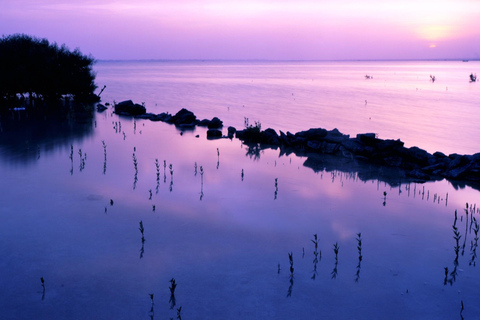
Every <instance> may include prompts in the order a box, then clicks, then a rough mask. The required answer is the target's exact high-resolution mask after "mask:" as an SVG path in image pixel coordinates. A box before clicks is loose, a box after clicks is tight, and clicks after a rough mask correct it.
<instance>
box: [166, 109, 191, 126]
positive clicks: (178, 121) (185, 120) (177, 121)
mask: <svg viewBox="0 0 480 320" xmlns="http://www.w3.org/2000/svg"><path fill="white" fill-rule="evenodd" d="M196 120H197V117H196V116H195V114H194V113H193V112H192V111H189V110H187V109H185V108H183V109H182V110H180V111H178V112H177V113H176V114H175V115H174V116H173V117H172V118H171V119H170V120H169V121H168V122H169V123H172V124H174V125H177V126H178V125H190V124H195V121H196Z"/></svg>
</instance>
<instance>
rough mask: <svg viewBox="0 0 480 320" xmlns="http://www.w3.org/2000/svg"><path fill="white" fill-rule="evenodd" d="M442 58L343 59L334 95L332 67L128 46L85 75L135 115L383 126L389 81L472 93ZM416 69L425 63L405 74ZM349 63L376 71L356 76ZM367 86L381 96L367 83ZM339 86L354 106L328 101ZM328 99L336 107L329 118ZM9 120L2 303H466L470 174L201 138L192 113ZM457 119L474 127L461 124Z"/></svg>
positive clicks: (337, 315) (0, 157) (388, 306)
mask: <svg viewBox="0 0 480 320" xmlns="http://www.w3.org/2000/svg"><path fill="white" fill-rule="evenodd" d="M456 64H457V65H459V66H460V67H462V68H465V69H468V68H467V67H465V65H468V66H474V64H470V62H469V63H466V64H461V63H456V62H455V63H454V62H451V63H450V62H448V63H439V65H438V66H437V64H436V63H427V65H428V66H437V69H435V71H436V72H435V75H436V77H437V79H438V80H437V82H435V83H433V84H432V83H429V82H428V75H429V73H430V71H427V70H428V68H427V67H426V66H425V65H423V64H417V63H415V64H413V65H412V63H400V64H399V63H396V64H394V65H393V66H392V67H391V68H393V69H394V70H395V71H394V72H390V71H388V70H389V68H390V67H389V68H387V65H386V64H385V65H384V64H380V65H378V64H374V63H368V64H355V63H352V65H351V71H350V72H346V70H347V66H346V65H343V68H344V72H343V73H344V75H345V81H346V83H349V84H350V85H348V86H347V87H350V89H349V90H348V94H345V96H343V95H342V94H341V92H342V91H343V90H344V89H342V88H341V87H340V84H341V83H342V82H341V81H339V80H338V79H337V80H335V81H334V80H333V79H335V78H337V77H338V75H339V73H338V68H337V67H335V68H334V67H332V66H330V65H323V64H314V65H313V66H311V65H310V64H301V65H298V64H292V65H290V64H286V65H285V64H282V65H280V66H278V65H277V66H276V65H275V64H269V65H265V64H261V63H259V64H252V65H245V64H241V65H237V64H227V66H225V65H224V64H213V63H210V64H209V65H207V66H205V65H203V64H201V63H177V64H175V63H173V64H162V63H154V65H155V66H156V67H153V68H150V69H149V68H148V67H147V66H148V63H143V62H141V63H140V62H138V63H137V62H136V63H117V62H108V63H99V65H98V66H97V69H98V76H97V79H98V81H99V85H100V86H102V84H103V82H105V84H107V89H106V90H105V92H104V94H105V96H104V100H105V101H113V100H116V101H120V100H124V99H133V100H134V101H135V102H145V104H146V106H147V109H148V110H149V111H151V112H158V113H159V112H164V111H169V112H171V113H175V112H176V111H178V110H179V109H180V108H181V107H187V108H189V109H191V110H192V111H194V112H195V113H196V114H197V116H198V117H200V118H211V117H213V116H219V117H220V118H221V119H222V120H224V122H225V124H226V125H234V126H237V127H238V128H241V127H242V126H243V121H244V117H248V118H249V119H250V120H251V121H252V120H258V121H261V123H262V127H265V128H266V127H273V128H277V129H282V130H285V131H287V130H290V131H293V132H295V131H299V130H304V129H307V128H309V127H314V126H320V127H327V128H333V127H338V128H339V129H340V130H341V131H343V132H345V133H351V134H354V133H356V132H362V131H363V132H366V131H373V132H378V134H379V136H380V137H382V138H386V137H389V135H396V132H397V131H398V132H402V129H401V123H402V122H403V123H407V122H408V121H407V118H408V117H406V116H405V115H404V117H405V118H403V120H398V121H394V119H395V117H394V112H393V111H392V110H390V111H387V110H385V109H387V104H386V102H385V101H390V102H391V101H392V99H393V100H394V101H398V103H401V102H400V101H403V100H401V99H400V100H398V99H399V96H401V95H402V94H403V93H401V92H403V91H405V90H407V91H408V90H410V91H411V96H409V97H408V95H407V97H406V98H405V100H404V101H403V102H402V103H403V105H404V106H408V105H410V102H409V101H412V102H415V104H417V105H418V106H419V108H426V109H425V110H427V109H428V108H431V107H432V105H434V104H435V103H434V102H433V101H432V98H431V97H432V96H433V97H436V98H435V99H439V100H441V99H440V98H439V97H440V96H448V97H450V98H449V99H453V100H455V101H457V102H459V101H460V100H461V98H460V97H461V96H462V95H458V94H455V92H456V90H457V91H462V92H464V95H463V97H464V99H465V100H464V102H465V104H464V105H463V106H464V107H465V108H470V109H472V110H473V109H474V108H475V106H474V105H473V104H471V102H470V98H472V96H473V95H474V93H473V91H474V90H477V86H476V85H477V84H475V83H472V84H470V83H468V81H463V73H464V72H462V75H460V72H458V71H457V69H456V68H454V66H455V65H456ZM366 66H367V67H369V69H368V70H367V71H366V69H364V67H365V68H366ZM422 66H423V67H422ZM279 67H281V68H279ZM416 68H419V69H418V72H417V73H418V74H423V72H425V74H426V76H427V78H426V79H424V77H423V76H420V75H419V76H418V78H419V80H417V73H415V72H413V73H412V69H415V70H417V69H416ZM189 69H191V71H188V70H189ZM451 69H452V70H453V71H452V72H453V74H454V76H452V77H453V78H455V77H458V79H457V78H455V79H457V80H452V82H451V84H450V83H449V85H448V87H449V88H448V91H447V90H445V91H443V90H441V89H440V86H441V85H442V86H445V85H444V84H441V81H443V80H441V79H442V78H444V77H445V78H446V77H447V76H449V75H450V73H449V72H447V71H448V70H451ZM207 70H210V71H209V72H207ZM284 70H287V71H288V72H287V73H288V75H286V74H285V72H284ZM293 70H297V71H298V74H297V75H296V76H293V75H294V74H295V73H294V72H293ZM313 70H316V71H315V72H316V73H317V77H316V78H313V77H312V73H313ZM402 70H405V71H404V72H402ZM439 70H443V71H444V72H445V73H444V74H442V73H441V72H440V71H439ZM265 71H268V72H265ZM472 71H475V70H472ZM125 72H127V73H125ZM469 72H471V71H469ZM189 73H190V75H189ZM365 73H368V74H372V75H373V76H374V78H373V79H370V80H365V79H364V78H362V77H363V76H364V75H365ZM432 73H433V72H432ZM129 74H130V76H128V75H129ZM155 74H156V75H157V76H158V77H157V76H154V75H155ZM318 74H323V75H324V76H325V78H328V79H331V80H332V81H331V83H330V84H329V81H326V80H320V78H321V77H320V76H318ZM382 75H384V76H385V77H387V78H388V79H389V80H385V79H381V77H382ZM467 77H468V74H467ZM312 78H313V81H312ZM398 79H402V80H401V81H399V80H398ZM252 80H253V84H252ZM467 80H468V79H467ZM376 81H378V82H376ZM397 81H399V82H400V83H401V85H398V84H391V82H395V83H397ZM445 81H447V80H445ZM256 82H259V83H258V85H257V84H256ZM316 82H322V83H323V84H325V87H324V86H320V85H317V84H314V83H316ZM414 83H415V84H414ZM355 84H356V85H355ZM410 84H413V90H411V87H410ZM432 86H434V89H432ZM367 87H376V88H377V89H375V90H374V89H373V88H370V89H368V90H367V89H365V88H367ZM384 87H386V88H387V89H385V90H383V91H382V90H380V89H382V88H384ZM415 87H418V89H419V90H418V91H417V90H416V88H415ZM437 87H438V88H437ZM188 88H189V89H188ZM202 88H203V89H202ZM455 88H456V89H455ZM287 89H289V90H287ZM374 91H382V92H383V93H382V94H376V95H375V97H374V95H373V94H372V92H374ZM319 92H323V95H320V96H318V97H317V99H316V100H315V101H316V102H312V99H311V98H312V96H315V95H317V94H318V93H319ZM292 93H293V95H292ZM427 93H428V95H427ZM365 94H371V95H370V96H369V97H364V95H365ZM416 95H418V97H417V98H418V99H417V98H415V96H416ZM102 96H103V94H102ZM307 96H308V98H307ZM328 97H330V98H328ZM332 97H334V98H332ZM355 99H357V100H359V101H358V106H353V105H345V104H350V103H351V101H353V100H355ZM365 99H367V100H368V101H367V105H365V102H364V100H365ZM376 99H378V101H380V100H381V101H384V102H382V103H380V102H375V100H376ZM382 99H383V100H382ZM342 100H343V103H342V102H341V101H342ZM422 101H423V102H425V104H426V105H427V106H425V104H423V102H422ZM332 104H333V105H334V106H335V107H333V109H332ZM390 104H391V103H389V106H388V108H390V107H391V106H390ZM437 104H439V105H442V106H443V108H445V110H443V111H439V112H442V113H443V115H442V117H445V118H448V121H453V120H452V119H450V118H451V117H448V116H446V115H447V114H451V115H452V114H456V113H455V112H454V111H452V110H450V111H448V110H449V109H448V108H447V107H446V105H447V104H446V103H443V102H442V103H440V102H438V101H437ZM244 105H245V106H244ZM298 105H301V107H298V108H294V107H295V106H298ZM259 108H263V109H259ZM369 108H372V109H373V108H375V110H376V112H374V113H372V114H369V113H368V112H370V111H365V109H369ZM397 108H398V107H397ZM337 109H343V110H350V111H349V112H347V111H345V113H344V114H343V116H342V114H341V113H338V112H336V111H338V110H337ZM399 109H401V108H399ZM447 109H448V110H447ZM457 109H458V108H457ZM300 110H303V111H301V112H300ZM306 110H307V111H308V110H310V111H311V115H310V116H307V111H306ZM352 110H353V111H352ZM425 110H424V112H427V113H428V112H429V111H425ZM372 112H373V111H372ZM405 112H407V111H405ZM407 113H410V114H414V113H416V111H412V109H411V110H410V111H408V112H407ZM360 115H363V117H367V118H363V119H362V118H361V117H360ZM368 117H371V118H372V119H371V120H370V119H368ZM376 117H381V118H382V121H383V122H381V123H383V124H381V123H380V120H378V121H379V122H378V123H377V124H376V126H377V127H378V129H379V130H378V131H377V130H375V128H376V127H373V126H372V127H369V124H372V123H375V122H374V119H375V118H376ZM473 117H474V115H473V114H472V115H471V116H468V117H466V118H468V119H469V120H470V118H473ZM7 118H8V117H7V116H3V117H2V119H1V120H2V122H1V124H2V131H1V133H0V177H1V182H0V192H1V194H2V197H1V199H2V204H1V206H0V216H1V218H2V223H1V224H0V254H1V256H2V259H1V260H0V270H1V273H0V274H1V276H0V279H1V280H0V281H1V290H0V315H1V317H0V318H2V319H33V318H35V319H105V318H107V319H170V318H173V319H177V318H182V319H298V318H307V319H313V318H327V319H376V318H389V319H462V317H463V318H464V319H476V318H478V317H479V314H480V306H479V305H478V304H477V303H476V301H477V300H478V298H479V294H478V288H479V286H480V269H479V267H477V266H476V262H477V256H476V255H477V251H476V250H477V241H478V238H477V236H476V232H477V233H478V231H476V230H478V224H477V223H476V221H477V219H478V216H479V214H480V213H479V212H478V209H477V205H476V203H478V201H479V192H478V190H477V189H474V188H471V187H469V186H464V185H461V184H460V185H459V184H452V183H450V182H447V181H440V182H431V183H425V184H416V183H405V182H402V180H401V179H399V178H398V177H395V176H392V175H390V172H387V171H378V170H375V168H368V167H367V168H365V167H357V166H355V164H352V163H350V164H347V165H346V166H344V165H341V164H339V163H337V162H338V159H336V160H335V159H334V160H332V159H329V158H320V159H317V160H318V161H313V160H312V159H306V158H304V157H297V156H295V155H283V156H279V151H278V150H271V149H266V150H260V151H259V150H257V152H252V150H251V149H249V148H248V147H246V146H243V145H242V144H241V143H240V142H239V141H238V140H236V139H234V140H228V139H221V140H214V141H209V140H207V139H206V138H205V136H206V133H205V130H204V129H202V128H197V129H196V130H194V131H186V132H183V134H180V133H181V132H180V131H178V130H177V129H175V127H173V126H170V125H168V124H165V123H156V122H150V121H143V120H137V121H134V120H132V119H129V118H123V117H118V116H116V115H114V114H113V113H112V109H109V110H107V111H106V112H104V113H96V114H95V115H94V117H93V118H91V119H88V118H80V119H79V118H75V117H73V116H72V117H70V118H69V119H70V120H69V121H68V122H59V121H57V120H55V119H51V118H49V117H47V118H42V119H41V120H38V121H34V120H32V119H30V118H25V115H24V114H15V120H12V119H7ZM19 118H21V120H18V119H19ZM412 118H413V119H412V121H413V122H415V121H417V120H416V118H415V117H412ZM400 119H402V118H400ZM388 123H390V124H388ZM408 123H409V130H407V131H408V132H410V136H409V137H410V139H411V141H412V144H420V142H421V141H422V140H418V139H419V138H418V133H419V132H417V131H416V130H424V131H422V132H424V135H425V136H428V139H427V138H425V139H426V140H424V141H425V145H431V146H435V148H434V149H437V148H436V147H437V146H438V145H437V144H436V143H437V142H438V143H440V142H442V143H444V145H445V146H447V145H451V148H452V149H455V147H458V149H459V150H458V152H459V153H473V152H474V151H473V150H471V149H468V148H467V147H466V146H467V143H464V144H461V143H460V142H459V141H456V142H451V141H450V140H448V139H447V140H445V141H441V140H438V141H437V140H435V137H437V138H438V136H442V135H444V134H445V132H444V131H441V132H437V133H436V135H435V134H434V133H435V132H436V131H435V130H432V129H431V128H430V129H429V128H428V127H427V128H426V129H425V128H423V129H420V127H421V126H420V125H419V128H417V129H415V126H412V124H411V123H410V122H408ZM435 125H439V124H437V123H434V124H432V126H435ZM446 125H447V124H445V123H443V124H441V125H440V126H446ZM455 126H456V127H461V123H458V122H457V123H456V124H455ZM465 127H467V126H465ZM469 128H470V129H469V131H468V135H469V136H470V137H473V136H474V135H475V130H477V129H476V126H475V125H473V124H472V125H471V126H470V127H469ZM362 129H364V130H362ZM350 130H352V131H350ZM453 131H455V130H452V132H453ZM427 132H428V134H427ZM455 132H456V131H455ZM459 134H464V133H459ZM197 135H198V137H197ZM405 136H407V135H404V134H401V135H398V136H395V138H401V139H402V140H403V141H407V139H405ZM452 139H453V138H452ZM471 140H472V143H473V144H474V143H477V142H476V141H475V140H476V139H471ZM435 141H437V142H435ZM462 142H464V141H462ZM461 145H464V146H465V149H462V148H463V147H461ZM442 150H443V149H442ZM462 150H463V151H462ZM444 152H447V153H448V152H449V151H448V150H445V151H444ZM452 152H457V151H454V150H452ZM157 160H158V162H157ZM157 163H158V167H157ZM170 165H171V168H170ZM202 172H203V173H202ZM386 177H390V178H386ZM392 177H393V178H392ZM466 203H468V204H469V207H468V210H465V209H466ZM455 212H457V215H456V217H457V218H456V219H455ZM467 213H468V214H467ZM140 222H142V225H143V227H144V233H143V236H144V239H145V241H142V233H141V231H140ZM359 233H360V237H359V235H358V234H359ZM315 234H316V235H317V239H318V244H317V248H315V244H314V240H315V238H314V235H315ZM454 237H456V239H457V240H456V239H455V238H454ZM360 240H361V243H360V242H359V241H360ZM335 245H337V246H338V254H337V257H336V258H335V256H336V254H335V251H334V246H335ZM289 253H290V254H292V261H293V275H292V273H291V271H290V260H289ZM360 256H361V258H360ZM445 268H448V270H447V274H445V270H446V269H445ZM41 278H43V279H44V286H42V283H41V280H40V279H41ZM172 278H175V281H176V283H177V287H176V289H175V292H174V293H175V295H174V296H175V305H173V300H172V299H171V292H170V289H169V286H170V282H169V281H170V280H171V279H172ZM149 294H154V296H153V301H154V305H153V308H152V302H151V299H150V296H149ZM462 303H463V310H462ZM180 307H181V309H180V311H178V309H179V308H180Z"/></svg>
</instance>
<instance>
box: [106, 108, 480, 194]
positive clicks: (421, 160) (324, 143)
mask: <svg viewBox="0 0 480 320" xmlns="http://www.w3.org/2000/svg"><path fill="white" fill-rule="evenodd" d="M115 113H117V114H120V115H129V116H134V117H136V118H141V119H149V120H151V121H162V122H166V123H170V124H173V125H175V126H176V127H177V128H179V129H180V130H182V131H183V130H193V129H194V128H195V126H203V127H207V128H208V130H207V138H208V139H218V138H227V137H228V138H230V139H233V137H234V136H235V137H236V138H237V139H239V140H241V141H242V142H243V143H244V144H246V145H249V146H253V147H254V149H255V150H261V149H266V148H272V149H278V148H280V152H281V154H289V153H292V152H293V153H295V154H297V155H301V156H307V157H311V156H312V155H317V156H318V155H322V156H323V155H328V157H329V162H330V163H331V162H332V160H331V159H332V158H331V157H335V158H336V159H338V162H345V160H349V161H350V162H352V161H353V162H354V163H355V164H357V163H363V164H368V165H375V166H377V167H389V168H395V169H399V170H401V172H402V175H404V176H405V177H407V178H408V179H410V180H415V181H430V180H439V179H443V178H446V179H448V180H450V181H469V182H471V183H469V184H470V185H475V187H476V188H480V153H476V154H474V155H460V154H450V155H448V156H447V155H445V154H443V153H441V152H435V153H433V154H430V153H428V152H427V151H425V150H423V149H420V148H418V147H410V148H406V147H405V146H404V143H403V142H402V141H400V140H382V139H378V138H377V137H376V135H375V134H374V133H362V134H357V135H356V137H354V138H351V137H350V136H349V135H345V134H343V133H341V132H340V131H338V130H337V129H333V130H326V129H323V128H316V129H309V130H306V131H300V132H297V133H295V134H293V133H290V132H287V133H284V132H282V131H280V132H279V134H277V132H276V131H275V130H274V129H271V128H269V129H266V130H264V131H262V130H260V128H261V127H260V125H259V124H256V125H255V126H253V125H249V126H247V128H245V129H244V130H237V129H236V128H234V127H228V135H227V136H224V135H223V134H222V130H221V129H222V127H223V122H222V121H221V120H220V119H219V118H217V117H214V118H212V119H211V120H208V119H204V120H199V119H197V117H196V116H195V114H194V113H193V112H191V111H189V110H187V109H181V110H180V111H178V112H177V113H176V114H175V115H171V114H169V113H161V114H152V113H147V112H146V110H145V107H144V106H142V105H139V104H135V103H133V102H132V101H130V100H128V101H123V102H120V103H118V104H116V105H115ZM340 159H343V161H340ZM307 162H308V159H307Z"/></svg>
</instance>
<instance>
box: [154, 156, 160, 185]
mask: <svg viewBox="0 0 480 320" xmlns="http://www.w3.org/2000/svg"><path fill="white" fill-rule="evenodd" d="M155 168H157V182H158V181H160V163H159V162H158V159H155Z"/></svg>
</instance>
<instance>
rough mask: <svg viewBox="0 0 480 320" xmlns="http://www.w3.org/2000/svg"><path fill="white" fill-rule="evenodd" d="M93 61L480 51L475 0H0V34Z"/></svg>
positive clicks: (474, 54)
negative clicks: (40, 41)
mask: <svg viewBox="0 0 480 320" xmlns="http://www.w3.org/2000/svg"><path fill="white" fill-rule="evenodd" d="M12 33H26V34H29V35H33V36H37V37H40V38H47V39H48V40H49V41H51V42H57V43H58V44H63V43H65V44H66V45H67V46H68V47H69V48H70V49H74V48H77V47H78V48H79V49H80V50H81V51H82V53H84V54H92V55H93V56H94V57H95V58H97V59H281V60H284V59H287V60H290V59H292V60H304V59H305V60H336V59H444V58H446V59H463V58H468V59H480V1H478V0H404V1H392V0H364V1H353V0H335V1H326V0H259V1H251V0H223V1H222V0H136V1H133V0H130V1H127V0H95V1H89V0H68V1H67V0H0V34H1V35H8V34H12Z"/></svg>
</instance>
